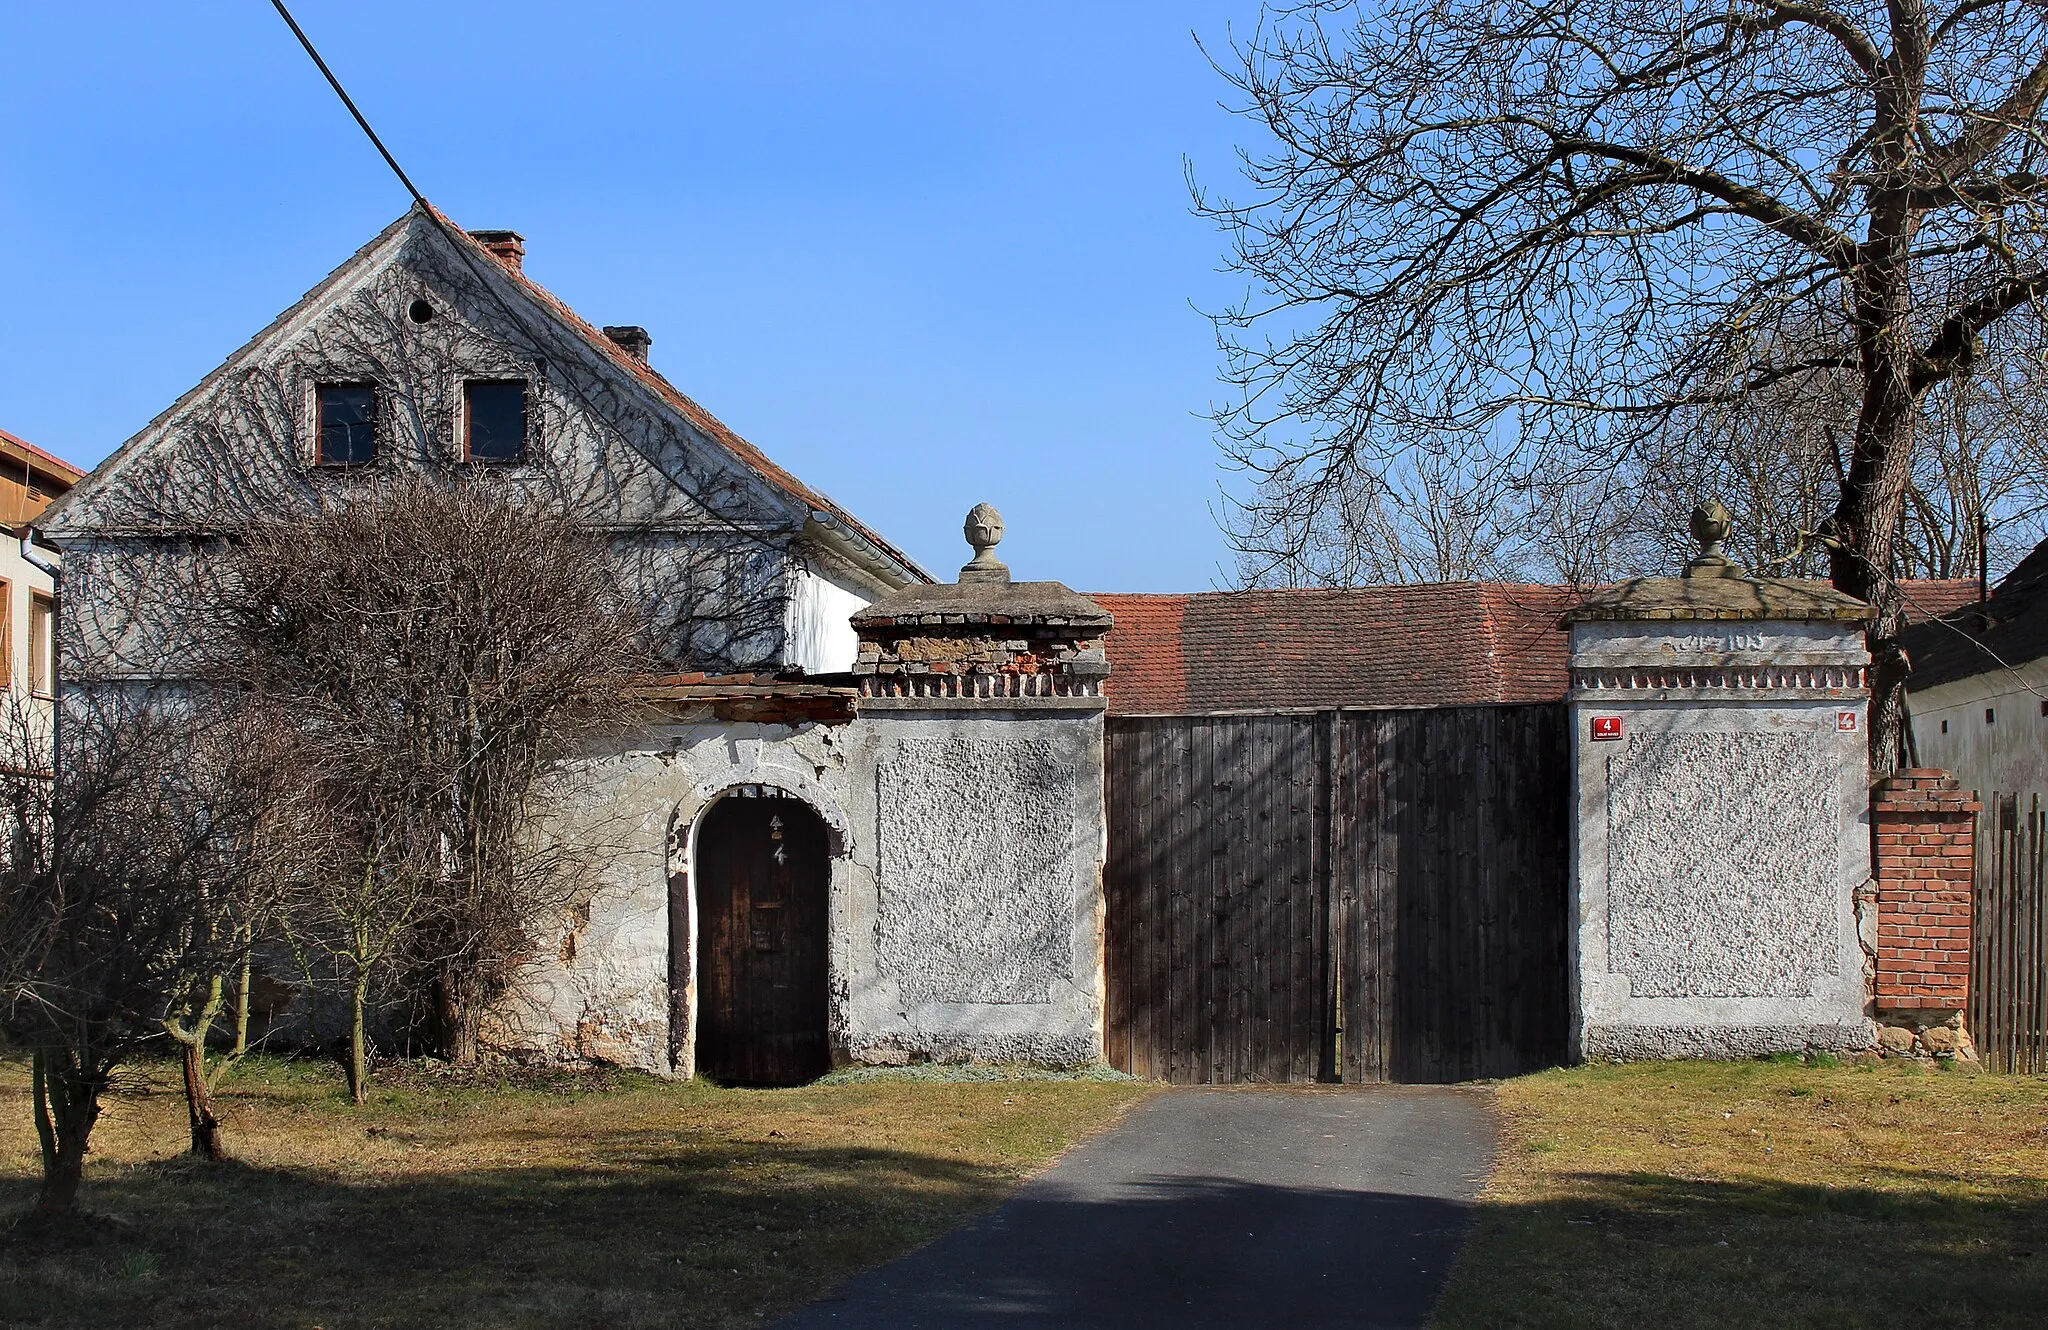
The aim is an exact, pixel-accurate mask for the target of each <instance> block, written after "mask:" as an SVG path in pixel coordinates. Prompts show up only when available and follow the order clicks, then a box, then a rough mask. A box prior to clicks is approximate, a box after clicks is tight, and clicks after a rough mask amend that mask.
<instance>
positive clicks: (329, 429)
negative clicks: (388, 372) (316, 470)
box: [313, 383, 377, 466]
mask: <svg viewBox="0 0 2048 1330" xmlns="http://www.w3.org/2000/svg"><path fill="white" fill-rule="evenodd" d="M313 394H314V398H315V400H316V402H317V404H318V411H319V417H320V420H319V430H318V433H317V436H316V442H315V445H314V449H315V451H314V455H313V460H314V461H315V462H316V463H318V464H319V465H321V466H367V465H368V464H369V463H371V462H374V461H376V460H377V389H376V388H375V387H374V386H372V385H370V384H367V383H323V384H321V385H320V386H319V387H318V388H316V389H314V390H313Z"/></svg>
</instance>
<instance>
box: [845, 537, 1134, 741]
mask: <svg viewBox="0 0 2048 1330" xmlns="http://www.w3.org/2000/svg"><path fill="white" fill-rule="evenodd" d="M963 530H964V533H965V535H966V536H967V543H968V544H970V545H972V546H973V547H974V559H973V561H972V562H970V563H969V564H968V565H967V566H966V567H964V568H962V569H961V570H960V580H959V581H958V582H950V583H945V584H943V585H939V586H911V587H900V588H898V589H897V590H895V591H891V592H889V593H888V594H886V595H884V596H882V597H881V598H879V599H878V600H876V601H875V602H874V603H873V604H871V605H869V606H868V607H867V608H866V609H864V610H862V611H861V612H860V613H858V614H856V615H854V616H853V631H854V632H855V633H856V634H857V635H858V636H859V637H860V655H859V657H858V658H857V659H856V660H855V661H854V665H853V672H854V673H855V674H856V675H858V676H860V693H861V697H862V698H863V699H864V702H863V705H864V706H866V707H867V708H868V709H869V710H870V711H872V710H874V709H875V707H876V705H877V704H882V705H885V706H886V705H887V704H888V703H889V702H890V701H891V700H892V699H893V700H896V701H906V700H907V701H916V702H918V703H919V705H924V704H926V703H927V702H929V701H934V700H938V699H947V700H949V702H957V701H959V700H961V699H968V700H976V699H979V700H982V701H986V702H988V703H989V704H990V705H991V706H997V707H1000V706H1005V705H1010V704H1012V703H1015V702H1016V701H1018V700H1019V699H1032V700H1031V702H1030V703H1029V704H1028V705H1031V706H1040V705H1053V704H1055V703H1057V704H1059V705H1071V706H1073V707H1075V708H1077V709H1082V710H1093V711H1100V710H1101V709H1102V708H1103V706H1104V703H1103V701H1102V680H1103V679H1104V677H1105V676H1107V675H1108V674H1109V657H1108V654H1107V653H1106V652H1105V651H1104V649H1103V643H1102V639H1103V636H1104V634H1106V633H1107V632H1108V631H1109V628H1110V624H1111V622H1112V620H1111V618H1110V615H1109V612H1108V611H1107V610H1105V609H1103V608H1102V606H1100V605H1098V604H1096V603H1095V602H1094V601H1092V600H1090V599H1088V597H1086V596H1083V595H1080V594H1078V593H1077V592H1074V591H1070V590H1068V589H1067V588H1066V587H1064V586H1062V585H1060V584H1059V583H1058V582H1013V581H1011V580H1010V570H1009V568H1008V566H1007V565H1005V564H1004V563H1003V562H1002V561H1001V560H999V559H997V558H996V557H995V555H994V553H993V552H992V551H993V550H994V549H995V547H996V543H997V542H998V541H1000V540H1001V539H1002V538H1003V518H1002V514H1000V513H998V512H997V511H996V510H995V509H994V508H992V507H990V506H989V505H988V504H985V503H978V504H976V505H974V511H972V512H970V513H968V514H967V522H966V525H965V527H964V528H963Z"/></svg>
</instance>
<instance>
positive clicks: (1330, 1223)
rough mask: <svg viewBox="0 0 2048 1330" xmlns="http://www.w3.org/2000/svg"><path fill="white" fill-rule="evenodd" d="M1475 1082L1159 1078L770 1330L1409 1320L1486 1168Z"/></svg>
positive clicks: (1416, 1319) (1460, 1230) (1304, 1328)
mask: <svg viewBox="0 0 2048 1330" xmlns="http://www.w3.org/2000/svg"><path fill="white" fill-rule="evenodd" d="M1493 1143H1494V1123H1493V1118H1492V1114H1491V1111H1490V1109H1489V1107H1488V1102H1487V1099H1486V1097H1485V1094H1484V1092H1483V1091H1476V1090H1459V1089H1448V1088H1437V1087H1427V1088H1425V1087H1411V1086H1369V1087H1358V1088H1337V1087H1316V1088H1307V1087H1304V1088H1299V1089H1256V1090H1244V1089H1218V1090H1196V1089H1179V1090H1170V1091H1167V1092H1165V1093H1163V1094H1161V1095H1158V1096H1157V1097H1155V1098H1153V1099H1150V1100H1148V1101H1146V1102H1145V1103H1143V1104H1140V1105H1139V1106H1138V1107H1137V1108H1135V1109H1134V1110H1132V1112H1131V1114H1130V1116H1129V1117H1128V1118H1127V1119H1125V1121H1124V1122H1123V1123H1122V1124H1121V1125H1120V1126H1118V1127H1117V1128H1116V1129H1114V1130H1113V1131H1109V1132H1106V1133H1104V1134H1103V1135H1101V1136H1098V1137H1096V1138H1095V1139H1094V1140H1091V1141H1088V1142H1086V1143H1084V1144H1083V1145H1081V1146H1080V1147H1078V1148H1077V1149H1075V1150H1074V1151H1072V1152H1071V1153H1070V1154H1068V1155H1067V1156H1066V1157H1065V1158H1064V1159H1062V1160H1060V1162H1059V1163H1058V1164H1056V1165H1054V1166H1053V1167H1052V1168H1051V1169H1049V1170H1047V1171H1046V1172H1044V1173H1042V1174H1040V1175H1039V1176H1038V1177H1036V1178H1034V1179H1032V1180H1031V1181H1030V1182H1028V1183H1026V1184H1025V1185H1024V1186H1023V1187H1022V1188H1021V1189H1019V1191H1018V1192H1017V1194H1016V1195H1015V1196H1013V1197H1011V1198H1010V1199H1009V1200H1008V1201H1007V1202H1005V1203H1004V1204H1003V1205H1002V1206H1001V1207H999V1208H998V1209H996V1210H995V1211H993V1212H992V1213H990V1214H989V1215H987V1216H986V1217H984V1218H983V1219H981V1220H980V1221H978V1222H976V1223H974V1224H970V1225H968V1226H967V1227H965V1228H962V1229H959V1230H957V1231H955V1232H953V1233H950V1234H947V1235H946V1236H945V1237H943V1238H940V1239H939V1240H938V1241H936V1242H934V1243H932V1244H930V1245H929V1246H927V1247H924V1248H921V1249H920V1250H918V1251H915V1252H912V1253H911V1254H910V1255H908V1256H905V1257H903V1258H902V1259H901V1260H898V1261H893V1262H891V1263H890V1264H888V1265H885V1266H882V1267H881V1268H879V1269H876V1270H871V1271H869V1272H868V1273H866V1274H864V1275H860V1276H857V1277H856V1278H854V1279H853V1280H851V1281H849V1282H848V1283H847V1284H846V1285H845V1286H844V1287H842V1288H841V1289H840V1290H839V1291H838V1292H837V1294H835V1295H834V1296H833V1297H831V1298H828V1299H826V1300H825V1301H823V1302H818V1303H813V1304H812V1305H811V1306H809V1307H806V1308H804V1309H803V1310H802V1311H800V1312H797V1313H796V1314H794V1315H792V1316H790V1317H787V1318H785V1319H783V1320H782V1321H780V1322H778V1323H777V1324H778V1325H780V1326H782V1327H785V1330H825V1328H826V1327H831V1328H832V1330H885V1328H886V1330H936V1328H937V1327H948V1328H949V1330H950V1328H951V1327H979V1326H1006V1327H1007V1326H1062V1327H1073V1328H1074V1330H1094V1328H1095V1327H1102V1328H1103V1330H1108V1328H1109V1327H1116V1328H1117V1330H1144V1328H1145V1327H1153V1326H1161V1327H1164V1326H1173V1327H1209V1326H1215V1327H1223V1326H1229V1327H1234V1328H1239V1330H1248V1328H1250V1327H1261V1326H1273V1327H1276V1328H1278V1327H1285V1330H1309V1328H1310V1327H1323V1326H1346V1327H1397V1326H1401V1327H1405V1326H1420V1325H1421V1324H1422V1323H1423V1322H1424V1321H1425V1320H1426V1319H1427V1318H1428V1316H1429V1312H1430V1309H1431V1307H1432V1306H1434V1305H1435V1302H1436V1298H1437V1295H1438V1294H1439V1293H1440V1292H1441V1291H1442V1289H1443V1283H1444V1279H1445V1276H1446V1275H1447V1273H1448V1272H1449V1269H1450V1264H1451V1260H1452V1258H1453V1257H1454V1256H1455V1255H1456V1254H1457V1251H1458V1247H1459V1245H1460V1244H1461V1243H1462V1242H1463V1241H1464V1237H1465V1232H1466V1229H1467V1227H1468V1226H1469V1224H1470V1220H1471V1213H1472V1211H1471V1206H1472V1199H1473V1198H1474V1197H1475V1196H1476V1195H1477V1194H1478V1192H1479V1188H1480V1186H1481V1185H1482V1184H1483V1183H1484V1181H1485V1179H1486V1172H1487V1169H1488V1167H1489V1165H1490V1164H1491V1162H1492V1154H1493Z"/></svg>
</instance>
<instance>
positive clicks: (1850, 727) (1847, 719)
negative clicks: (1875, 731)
mask: <svg viewBox="0 0 2048 1330" xmlns="http://www.w3.org/2000/svg"><path fill="white" fill-rule="evenodd" d="M1835 728H1836V729H1837V730H1840V731H1841V732H1842V733H1843V734H1854V733H1856V713H1855V712H1853V711H1837V712H1836V713H1835Z"/></svg>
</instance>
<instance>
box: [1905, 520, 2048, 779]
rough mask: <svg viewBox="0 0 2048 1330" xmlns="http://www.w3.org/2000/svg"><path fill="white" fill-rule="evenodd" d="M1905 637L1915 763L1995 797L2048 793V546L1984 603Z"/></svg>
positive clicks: (1951, 610)
mask: <svg viewBox="0 0 2048 1330" xmlns="http://www.w3.org/2000/svg"><path fill="white" fill-rule="evenodd" d="M1903 640H1904V645H1905V648H1906V655H1907V658H1908V659H1909V660H1911V661H1912V664H1913V673H1912V674H1911V675H1910V676H1909V677H1908V678H1907V680H1906V686H1907V688H1908V689H1909V690H1910V701H1911V709H1912V738H1913V751H1914V756H1915V763H1914V764H1915V765H1916V766H1923V767H1939V768H1941V769H1942V770H1945V771H1949V772H1953V773H1954V774H1955V776H1956V778H1957V782H1958V783H1959V784H1960V785H1961V786H1962V788H1963V789H1965V790H1975V791H1976V792H1977V793H1978V795H1979V797H1980V798H1983V799H1987V800H1988V799H1989V798H1990V797H1991V796H1992V795H1994V794H2022V795H2024V794H2030V793H2041V794H2048V541H2044V542H2043V543H2042V544H2040V545H2038V546H2036V547H2035V549H2034V551H2033V553H2031V554H2029V555H2028V556H2027V557H2026V558H2025V559H2022V560H2021V561H2020V563H2019V566H2018V567H2016V568H2014V569H2013V570H2012V572H2011V573H2009V574H2008V575H2007V576H2006V578H2005V580H2004V581H2002V582H2000V583H1999V584H1998V589H1997V590H1996V591H1994V592H1992V593H1991V595H1990V596H1989V598H1988V599H1986V600H1985V601H1984V603H1983V604H1981V605H1979V604H1977V603H1976V596H1975V594H1974V591H1973V593H1972V594H1971V596H1970V598H1969V602H1968V603H1967V604H1965V605H1962V606H1960V607H1948V608H1947V609H1946V611H1945V612H1944V613H1942V614H1941V615H1940V617H1939V618H1936V619H1933V620H1931V621H1929V622H1925V623H1920V624H1916V625H1915V626H1914V627H1912V628H1910V629H1908V630H1907V632H1906V635H1905V637H1904V639H1903Z"/></svg>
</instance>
